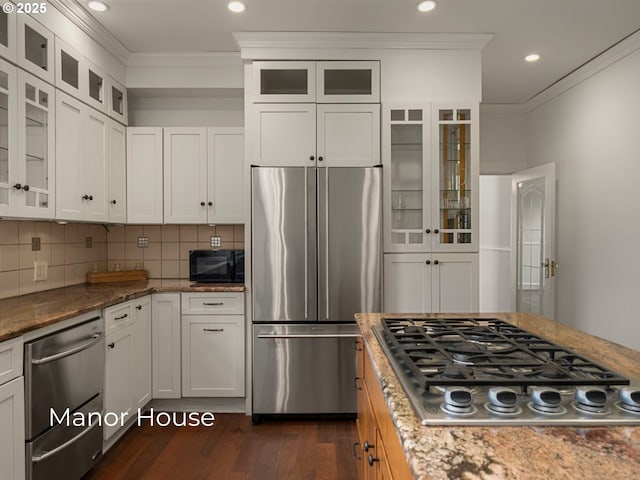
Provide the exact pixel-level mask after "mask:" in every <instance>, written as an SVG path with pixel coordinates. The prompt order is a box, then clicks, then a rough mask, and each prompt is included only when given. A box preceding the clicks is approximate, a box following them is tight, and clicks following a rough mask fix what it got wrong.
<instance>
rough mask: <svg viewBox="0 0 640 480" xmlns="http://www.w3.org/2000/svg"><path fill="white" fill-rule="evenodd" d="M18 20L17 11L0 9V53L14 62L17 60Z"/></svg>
mask: <svg viewBox="0 0 640 480" xmlns="http://www.w3.org/2000/svg"><path fill="white" fill-rule="evenodd" d="M3 3H5V2H3ZM16 20H17V15H16V14H15V13H6V12H5V11H4V10H2V9H0V55H2V56H3V57H4V58H6V59H8V60H11V61H12V62H15V61H16V52H17V49H16V40H17V36H16V24H17V21H16Z"/></svg>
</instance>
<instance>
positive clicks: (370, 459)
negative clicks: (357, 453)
mask: <svg viewBox="0 0 640 480" xmlns="http://www.w3.org/2000/svg"><path fill="white" fill-rule="evenodd" d="M379 461H380V459H378V458H375V457H374V456H373V455H369V456H368V457H367V463H368V464H369V466H370V467H373V464H374V463H375V462H379Z"/></svg>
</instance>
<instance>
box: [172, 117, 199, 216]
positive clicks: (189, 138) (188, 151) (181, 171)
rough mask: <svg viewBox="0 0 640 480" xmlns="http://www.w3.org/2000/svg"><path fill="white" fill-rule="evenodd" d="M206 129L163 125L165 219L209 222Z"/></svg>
mask: <svg viewBox="0 0 640 480" xmlns="http://www.w3.org/2000/svg"><path fill="white" fill-rule="evenodd" d="M207 209H208V200H207V129H206V128H191V127H182V128H165V129H164V222H165V223H207Z"/></svg>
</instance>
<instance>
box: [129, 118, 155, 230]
mask: <svg viewBox="0 0 640 480" xmlns="http://www.w3.org/2000/svg"><path fill="white" fill-rule="evenodd" d="M162 158H163V147H162V128H161V127H128V128H127V221H128V222H129V223H143V224H149V223H162V221H163V208H162V207H163V185H162Z"/></svg>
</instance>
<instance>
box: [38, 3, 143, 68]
mask: <svg viewBox="0 0 640 480" xmlns="http://www.w3.org/2000/svg"><path fill="white" fill-rule="evenodd" d="M48 1H49V3H50V4H51V5H53V6H54V7H55V8H56V9H57V10H58V11H59V12H60V13H61V14H62V15H64V16H65V17H66V18H67V19H68V20H70V21H71V22H72V23H73V24H74V25H76V26H77V27H78V28H80V30H82V31H83V32H84V33H86V34H87V35H89V36H90V37H91V38H92V39H93V40H95V41H96V42H98V43H99V44H100V45H102V47H104V48H105V50H107V51H108V52H109V53H110V54H111V55H113V56H114V57H115V58H116V59H117V60H118V61H119V62H120V63H122V64H123V65H126V64H127V61H128V60H129V55H130V54H131V52H129V50H127V48H126V47H125V46H124V45H123V44H122V43H121V42H120V41H119V40H118V39H117V38H116V37H114V36H113V35H112V34H111V32H109V30H107V29H106V28H104V27H103V26H102V24H101V23H100V22H98V21H97V20H96V19H95V18H93V17H92V16H91V15H89V13H87V11H86V10H85V9H84V8H82V7H81V6H80V5H79V4H77V3H76V2H73V1H72V0H48Z"/></svg>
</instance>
